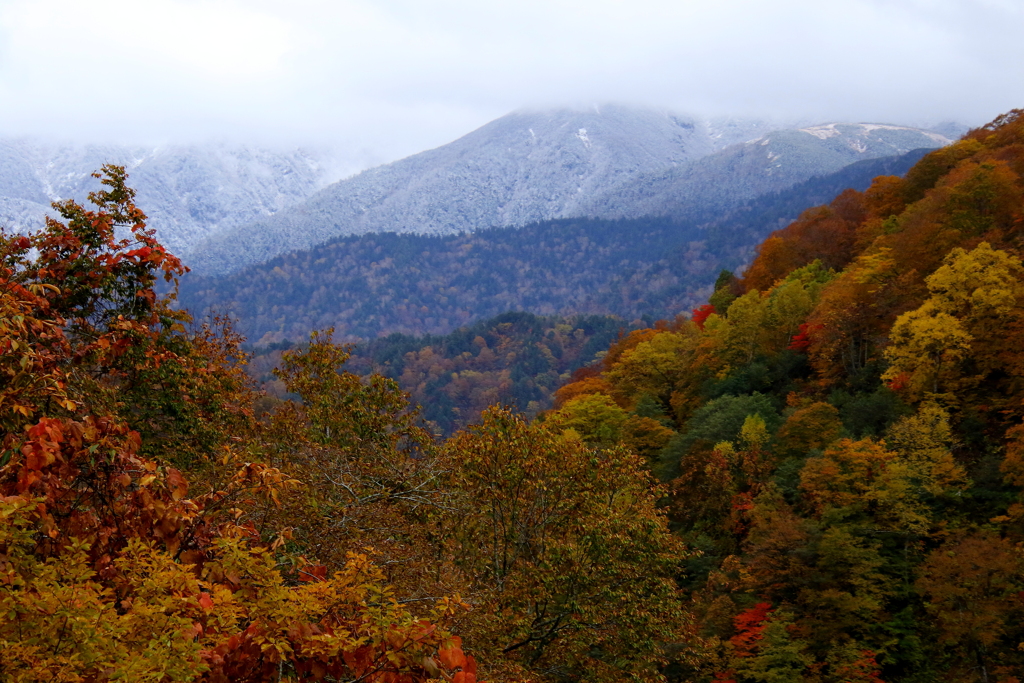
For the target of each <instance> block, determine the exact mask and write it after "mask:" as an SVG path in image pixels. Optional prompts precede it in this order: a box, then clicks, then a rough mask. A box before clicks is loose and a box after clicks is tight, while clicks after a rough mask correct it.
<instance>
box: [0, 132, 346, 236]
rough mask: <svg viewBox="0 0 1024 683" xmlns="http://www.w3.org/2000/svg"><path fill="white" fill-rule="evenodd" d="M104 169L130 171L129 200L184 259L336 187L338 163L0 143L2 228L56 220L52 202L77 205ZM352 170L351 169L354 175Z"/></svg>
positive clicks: (195, 150)
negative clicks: (213, 239) (132, 193)
mask: <svg viewBox="0 0 1024 683" xmlns="http://www.w3.org/2000/svg"><path fill="white" fill-rule="evenodd" d="M105 163H112V164H118V165H123V166H125V167H126V168H127V169H128V173H129V185H131V186H132V187H134V188H135V189H136V191H137V196H136V202H137V203H138V205H139V207H141V208H142V209H143V211H145V212H146V214H147V216H148V217H149V225H150V226H151V227H154V228H156V230H157V235H158V237H159V239H160V240H161V241H162V242H163V243H164V244H165V245H166V246H167V247H168V248H170V249H171V251H173V252H174V253H177V254H185V253H187V252H188V251H189V249H190V248H191V247H193V246H194V245H195V244H196V243H198V242H200V241H201V240H202V239H203V238H205V237H207V236H209V235H211V234H216V233H218V232H220V231H225V230H228V229H230V228H233V227H235V226H239V225H245V224H248V223H251V222H253V221H255V220H257V219H259V218H263V217H267V216H270V215H273V214H274V213H276V212H278V211H280V210H281V209H283V208H285V207H287V206H290V205H292V204H295V203H296V202H299V201H301V200H303V199H305V198H307V197H309V196H310V195H311V194H313V193H314V192H316V191H317V190H319V189H321V188H322V187H324V186H325V185H327V184H328V183H330V182H331V181H334V180H337V179H338V178H339V177H340V176H341V175H342V174H343V173H344V172H345V170H346V169H345V168H344V166H343V165H342V164H343V162H342V161H341V158H340V157H339V156H337V155H335V154H334V153H332V152H329V151H323V150H316V151H311V150H304V149H296V150H288V151H280V150H270V149H264V148H258V147H248V146H227V145H205V146H203V145H188V146H184V145H174V146H163V147H141V146H118V145H104V146H100V145H71V144H53V143H46V142H41V141H39V140H32V139H5V140H0V225H2V226H4V227H5V228H6V229H8V230H13V231H25V230H32V229H36V228H39V227H41V226H42V225H43V217H44V216H45V215H46V214H47V213H49V214H51V215H52V214H54V213H55V212H54V211H53V210H52V209H51V208H50V202H51V201H53V200H56V199H65V198H74V199H76V200H79V201H84V200H85V198H86V195H87V194H88V192H89V191H91V190H95V189H98V188H99V187H100V185H99V181H97V180H96V179H95V178H92V177H91V174H92V172H94V171H96V170H99V168H100V166H101V165H103V164H105ZM353 170H354V169H353Z"/></svg>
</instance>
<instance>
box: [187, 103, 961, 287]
mask: <svg viewBox="0 0 1024 683" xmlns="http://www.w3.org/2000/svg"><path fill="white" fill-rule="evenodd" d="M765 126H766V124H764V123H763V122H761V123H757V122H743V121H731V122H729V121H721V122H719V123H716V124H715V126H712V125H710V124H708V123H706V122H702V121H699V120H696V119H693V118H685V117H680V116H676V115H672V114H668V113H665V112H657V111H653V110H645V109H632V108H626V107H608V108H604V109H601V110H593V111H583V112H581V111H570V110H558V111H551V112H540V113H538V112H518V113H514V114H510V115H508V116H505V117H502V118H500V119H498V120H496V121H493V122H491V123H490V124H488V125H486V126H484V127H483V128H480V129H479V130H477V131H474V132H473V133H470V134H469V135H466V136H465V137H463V138H460V139H459V140H456V141H455V142H452V143H450V144H448V145H444V146H442V147H439V148H437V149H434V150H430V151H427V152H423V153H421V154H417V155H415V156H412V157H409V158H407V159H403V160H401V161H398V162H395V163H392V164H388V165H385V166H381V167H378V168H374V169H370V170H368V171H364V172H363V173H361V174H359V175H358V176H355V177H353V178H349V179H346V180H343V181H341V182H338V183H335V184H334V185H331V186H330V187H327V188H325V189H324V190H322V191H320V192H318V193H317V194H316V195H314V196H313V197H311V198H310V199H308V200H307V201H305V202H303V203H301V204H299V205H296V206H295V207H293V208H292V209H290V210H288V211H283V212H281V213H279V214H276V215H274V216H272V217H270V218H268V219H265V220H261V221H258V222H256V223H254V224H253V225H248V226H242V227H239V228H237V229H235V230H232V231H229V232H225V233H223V234H220V235H216V236H214V237H212V238H211V239H210V240H207V241H206V243H204V244H203V245H202V246H201V247H200V248H198V249H196V250H195V254H194V258H193V259H192V260H191V261H190V265H192V266H193V267H195V268H196V269H197V270H199V271H202V272H205V273H217V272H225V271H231V270H234V269H237V268H239V267H242V266H244V265H246V264H250V263H258V262H261V261H265V260H267V259H269V258H273V257H274V256H277V255H279V254H283V253H286V252H288V251H292V250H295V249H304V248H309V247H312V246H313V245H315V244H318V243H320V242H324V241H326V240H329V239H331V238H334V237H337V236H340V235H358V234H365V233H370V232H397V233H406V232H411V233H418V234H428V235H444V234H454V233H458V232H472V231H475V230H480V229H489V228H496V227H507V226H522V225H526V224H528V223H531V222H537V221H542V220H551V219H557V218H572V217H583V216H588V217H595V218H623V217H629V218H636V217H640V216H646V215H668V216H673V217H685V218H687V219H690V218H693V217H694V216H695V215H696V214H698V213H701V212H703V213H704V214H707V213H710V212H715V211H720V210H722V209H724V208H727V207H730V206H735V205H737V204H739V203H741V202H742V201H744V200H746V199H749V198H751V197H755V196H757V195H759V194H764V193H766V192H772V191H776V190H781V189H784V188H786V187H789V186H791V185H793V184H795V183H798V182H800V181H803V180H806V179H808V178H810V177H812V176H815V175H823V174H828V173H831V172H833V171H837V170H839V169H840V168H842V167H844V166H846V165H848V164H850V163H853V162H855V161H858V160H861V159H868V158H876V157H882V156H889V155H893V154H899V153H903V152H906V151H909V150H910V149H917V148H921V147H937V146H940V145H942V144H945V143H946V142H948V140H947V139H946V138H944V137H942V136H941V135H938V134H935V133H928V132H926V131H920V130H917V129H910V128H901V127H896V126H873V125H865V124H830V125H827V126H818V127H814V128H808V129H802V130H788V131H780V132H775V133H770V134H768V135H764V132H765V130H764V129H765ZM758 135H760V136H761V137H758V138H757V140H756V141H754V142H750V143H739V144H732V143H735V142H736V141H737V140H738V139H740V140H742V139H749V138H745V136H758ZM723 147H724V149H723Z"/></svg>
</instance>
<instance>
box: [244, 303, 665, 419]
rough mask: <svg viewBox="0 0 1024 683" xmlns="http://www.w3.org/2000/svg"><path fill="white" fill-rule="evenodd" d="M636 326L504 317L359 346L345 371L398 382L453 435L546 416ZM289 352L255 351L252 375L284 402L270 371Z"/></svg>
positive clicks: (607, 319)
mask: <svg viewBox="0 0 1024 683" xmlns="http://www.w3.org/2000/svg"><path fill="white" fill-rule="evenodd" d="M638 322H639V321H638ZM649 322H653V321H649ZM640 324H642V323H640ZM636 326H637V324H632V325H631V324H629V323H626V322H625V321H623V320H621V319H619V318H614V317H611V316H599V315H583V316H570V317H561V316H537V315H533V314H530V313H521V312H520V313H503V314H501V315H499V316H496V317H494V318H491V319H489V320H484V321H481V322H478V323H475V324H473V325H469V326H467V327H462V328H459V329H458V330H455V331H454V332H451V333H449V334H446V335H436V336H432V335H427V336H424V337H413V336H410V335H404V334H398V333H395V334H390V335H388V336H386V337H381V338H379V339H375V340H373V341H370V342H367V343H364V344H360V345H358V346H356V347H355V348H353V349H352V351H351V352H352V357H351V358H349V361H348V364H347V366H346V367H347V368H348V369H349V370H350V371H351V372H355V373H357V374H360V375H369V374H371V373H373V372H377V373H380V374H382V375H385V376H387V377H390V378H392V379H394V380H396V381H397V382H398V385H399V386H400V387H401V388H402V390H403V391H406V392H408V394H409V397H410V400H411V401H412V402H413V403H414V404H417V405H419V406H421V408H420V414H421V415H422V416H423V419H424V420H426V421H427V423H428V424H429V426H430V428H431V429H432V430H434V431H435V432H437V433H438V434H444V435H450V434H451V433H452V432H454V431H455V430H456V429H461V428H463V427H467V426H469V425H470V424H473V423H475V422H478V421H479V420H480V415H481V414H482V413H483V412H484V411H485V410H486V409H487V408H489V407H490V406H493V405H503V406H509V407H512V408H514V409H516V410H517V411H518V412H520V413H522V414H524V415H525V416H527V417H531V418H532V417H534V416H535V415H537V413H539V412H541V411H542V410H547V409H549V408H550V407H551V405H552V403H553V401H554V393H555V391H556V390H557V389H558V388H559V387H560V386H561V385H563V384H565V382H566V381H568V379H569V377H570V375H571V374H572V372H573V371H575V370H577V369H579V368H581V367H583V366H586V365H591V364H593V363H594V362H596V361H597V360H599V359H600V357H601V356H602V355H604V352H605V349H607V348H608V345H609V344H611V343H612V342H613V341H614V340H615V339H616V338H617V337H618V336H619V335H621V334H623V333H625V332H628V331H629V330H630V329H633V327H636ZM291 348H292V345H291V344H288V343H285V344H271V345H269V346H264V347H256V348H255V349H253V354H254V355H253V358H252V359H251V360H250V363H249V373H250V374H251V375H252V376H253V378H254V379H256V381H257V382H258V383H259V385H260V386H261V387H262V388H263V389H265V390H266V391H267V392H268V393H269V394H271V395H272V396H276V397H279V398H283V397H285V396H287V392H286V390H285V383H284V382H283V381H281V380H280V379H277V378H276V377H275V376H274V374H273V370H274V368H275V367H277V366H278V365H280V363H281V359H282V357H283V355H284V352H285V351H286V350H288V349H291Z"/></svg>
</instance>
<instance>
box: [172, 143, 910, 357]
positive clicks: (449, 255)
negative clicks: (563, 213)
mask: <svg viewBox="0 0 1024 683" xmlns="http://www.w3.org/2000/svg"><path fill="white" fill-rule="evenodd" d="M924 152H925V150H919V151H917V152H914V153H910V154H907V155H903V156H901V157H896V158H887V159H875V160H867V161H863V162H859V163H857V164H853V165H851V166H849V167H847V168H845V169H843V170H842V171H840V172H838V173H834V174H831V175H829V176H825V177H821V178H814V179H812V180H809V181H806V182H804V183H802V184H800V185H798V186H796V187H794V188H791V189H789V190H787V191H785V192H781V193H775V194H771V195H765V196H763V197H760V198H758V199H756V200H754V201H751V202H747V203H745V204H743V205H742V206H740V207H737V208H735V209H734V210H733V211H731V212H729V213H726V214H723V215H721V216H718V217H717V218H716V220H715V221H714V222H711V223H708V224H703V223H698V222H695V221H676V220H673V219H671V218H666V217H659V218H641V219H629V220H618V221H609V220H601V219H562V220H557V221H546V222H541V223H535V224H531V225H528V226H525V227H523V228H498V229H494V230H483V231H479V232H475V233H463V234H460V235H447V236H428V235H414V234H395V233H371V234H368V235H362V236H351V237H342V238H337V239H335V240H333V241H331V242H328V243H326V244H323V245H320V246H318V247H317V248H315V249H311V250H307V251H299V252H293V253H290V254H286V255H283V256H280V257H278V258H276V259H273V260H271V261H269V262H267V263H263V264H259V265H254V266H251V267H249V268H246V269H244V270H241V271H239V272H237V273H233V274H231V275H227V276H224V277H219V278H211V277H202V276H199V275H197V274H195V273H190V274H189V275H187V276H186V277H184V278H183V279H182V282H181V290H180V292H179V301H180V303H181V305H182V306H184V307H186V308H188V309H190V310H191V311H192V312H193V313H194V314H196V315H198V316H200V317H202V316H204V315H207V314H209V313H213V312H221V313H231V314H232V315H234V316H237V318H238V323H237V327H238V330H239V331H240V332H241V333H242V334H244V335H245V336H247V337H248V338H249V339H250V340H251V341H252V342H254V343H261V344H267V343H274V342H281V341H283V340H292V341H296V342H298V341H301V340H302V339H304V338H305V337H306V336H307V335H308V334H309V332H310V331H311V330H313V329H318V328H326V327H335V328H336V330H337V332H338V334H339V336H341V337H343V338H349V339H351V338H355V337H361V338H374V337H377V336H379V335H382V334H387V333H390V332H402V333H406V334H425V333H430V334H446V333H448V332H450V331H451V330H452V329H455V328H457V327H460V326H462V325H466V324H470V323H472V322H474V321H476V320H480V319H483V318H487V317H490V316H494V315H497V314H499V313H503V312H505V311H509V310H525V311H530V312H532V313H536V314H541V315H556V314H557V315H571V314H584V313H586V314H601V315H605V314H614V315H618V316H621V317H623V318H625V319H627V320H632V319H635V318H639V317H640V316H642V315H650V316H655V317H672V316H674V315H675V314H677V313H679V312H680V311H685V310H689V308H692V307H693V306H695V305H697V304H698V303H701V302H702V301H703V300H705V299H706V298H707V296H708V294H710V293H711V289H710V288H711V284H712V283H713V282H714V280H715V277H716V276H717V275H718V273H719V271H720V270H721V269H722V268H736V267H738V266H739V265H741V264H742V263H744V262H745V261H746V260H747V259H748V258H749V255H750V253H751V250H752V248H753V245H755V244H757V243H758V242H760V241H761V240H762V239H764V237H765V236H766V235H767V234H768V233H770V232H771V231H772V230H775V229H777V228H779V227H780V226H781V225H785V224H786V223H787V222H788V221H789V220H792V219H794V218H796V217H797V216H798V215H799V213H800V212H801V211H802V210H803V209H804V208H806V207H808V206H812V205H814V204H817V203H820V202H822V201H826V200H828V199H831V198H832V197H834V196H835V195H836V194H838V193H839V192H841V191H843V190H844V189H846V188H847V187H853V188H859V189H863V188H866V187H867V186H868V185H869V184H870V182H871V179H872V178H874V177H875V176H878V175H888V174H902V173H903V172H905V171H906V170H907V169H908V168H909V167H910V166H911V165H912V164H913V163H914V162H916V161H917V160H918V159H919V158H920V157H921V156H922V155H923V154H924Z"/></svg>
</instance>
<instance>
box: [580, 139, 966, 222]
mask: <svg viewBox="0 0 1024 683" xmlns="http://www.w3.org/2000/svg"><path fill="white" fill-rule="evenodd" d="M950 142H951V140H950V139H949V138H947V137H945V136H943V135H941V134H940V133H936V132H933V131H927V130H921V129H918V128H909V127H906V126H893V125H883V124H872V123H828V124H823V125H818V126H810V127H805V128H796V129H788V130H777V131H773V132H771V133H768V134H766V135H762V136H760V137H757V138H755V139H753V140H748V141H746V142H743V143H741V144H736V145H732V146H730V147H728V148H726V149H723V150H721V151H720V152H717V153H715V154H711V155H708V156H706V157H704V158H702V159H698V160H696V161H694V162H692V163H689V164H683V165H679V166H676V167H672V168H665V169H659V170H658V171H655V172H652V173H644V174H641V175H639V176H637V177H635V178H631V179H630V180H628V181H626V182H623V183H620V184H619V185H618V186H616V187H613V188H611V189H609V190H607V191H605V192H603V193H596V194H594V195H593V196H591V197H590V201H589V202H587V203H585V204H583V206H582V207H581V213H582V214H583V215H589V216H600V217H603V218H636V217H639V216H665V215H668V216H679V217H688V216H691V215H693V214H695V213H700V212H704V213H709V212H714V211H718V210H721V209H724V208H728V207H730V206H735V205H736V204H738V203H739V202H742V201H745V200H747V199H750V198H752V197H756V196H759V195H762V194H765V193H768V192H777V191H779V190H783V189H785V188H787V187H792V186H793V185H795V184H796V183H799V182H802V181H804V180H807V179H808V178H812V177H815V176H823V175H827V174H829V173H834V172H835V171H838V170H839V169H841V168H843V167H845V166H848V165H850V164H852V163H856V162H858V161H862V160H864V159H877V158H881V157H887V156H895V155H899V154H905V153H906V152H909V151H911V150H914V149H925V148H934V147H941V146H943V145H947V144H949V143H950Z"/></svg>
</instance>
